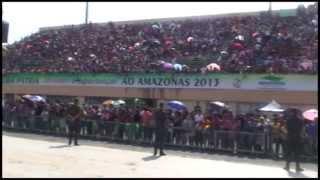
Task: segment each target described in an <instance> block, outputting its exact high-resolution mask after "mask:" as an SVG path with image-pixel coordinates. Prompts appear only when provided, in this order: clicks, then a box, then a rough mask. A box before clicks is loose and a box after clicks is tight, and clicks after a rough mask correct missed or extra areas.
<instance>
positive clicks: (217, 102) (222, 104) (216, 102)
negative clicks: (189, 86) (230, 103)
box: [210, 101, 227, 107]
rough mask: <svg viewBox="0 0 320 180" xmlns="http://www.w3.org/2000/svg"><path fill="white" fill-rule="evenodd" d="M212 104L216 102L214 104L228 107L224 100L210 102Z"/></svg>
mask: <svg viewBox="0 0 320 180" xmlns="http://www.w3.org/2000/svg"><path fill="white" fill-rule="evenodd" d="M210 104H214V105H217V106H219V107H227V105H226V104H225V103H223V102H220V101H212V102H210Z"/></svg>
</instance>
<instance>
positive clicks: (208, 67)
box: [206, 63, 221, 71]
mask: <svg viewBox="0 0 320 180" xmlns="http://www.w3.org/2000/svg"><path fill="white" fill-rule="evenodd" d="M206 68H207V69H208V70H209V71H214V70H217V71H220V70H221V68H220V66H219V65H218V64H216V63H211V64H209V65H207V67H206Z"/></svg>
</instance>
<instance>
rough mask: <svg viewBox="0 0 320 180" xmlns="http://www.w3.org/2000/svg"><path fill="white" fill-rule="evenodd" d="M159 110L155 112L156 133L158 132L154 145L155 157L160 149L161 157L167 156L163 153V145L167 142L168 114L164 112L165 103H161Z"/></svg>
mask: <svg viewBox="0 0 320 180" xmlns="http://www.w3.org/2000/svg"><path fill="white" fill-rule="evenodd" d="M159 107H160V108H159V109H158V110H157V111H156V112H155V114H154V118H155V131H156V139H155V143H154V154H153V155H154V156H156V155H157V152H158V149H160V156H163V155H166V154H165V153H164V152H163V144H164V141H165V135H166V119H167V117H166V113H165V112H164V110H163V103H160V105H159Z"/></svg>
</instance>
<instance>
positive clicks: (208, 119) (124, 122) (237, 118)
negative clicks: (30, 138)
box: [2, 99, 318, 157]
mask: <svg viewBox="0 0 320 180" xmlns="http://www.w3.org/2000/svg"><path fill="white" fill-rule="evenodd" d="M69 105H70V104H68V103H62V102H60V101H52V102H50V103H44V102H39V103H33V102H30V101H28V100H24V99H21V100H18V101H9V102H6V103H5V104H4V107H3V108H2V109H3V116H4V119H5V121H4V122H5V123H7V124H8V125H9V126H11V125H12V123H14V124H15V125H14V126H17V127H20V128H36V129H49V130H51V131H55V132H59V133H65V132H66V131H67V129H66V128H67V126H66V120H67V118H68V116H67V108H68V106H69ZM83 110H84V111H83V115H82V117H81V128H82V130H83V131H82V133H83V134H89V135H97V136H108V137H117V138H119V139H125V137H127V138H128V139H134V140H137V139H143V140H145V141H151V140H152V137H153V131H152V129H153V128H154V119H153V112H154V111H155V109H153V108H151V107H149V106H127V105H120V106H118V107H114V106H112V105H102V104H96V105H90V104H84V105H83ZM166 113H167V126H168V136H167V137H168V139H167V142H168V143H173V142H174V143H175V144H178V145H195V146H198V147H208V146H213V145H214V144H215V143H216V142H218V143H219V142H220V145H219V146H220V147H222V148H233V146H234V144H233V142H234V141H237V143H238V145H239V147H240V148H244V149H250V148H251V147H253V148H254V149H256V150H260V151H261V150H262V148H266V147H265V144H264V143H265V140H266V139H264V138H265V136H264V135H263V134H265V133H267V134H268V136H269V137H270V141H272V143H273V144H274V146H275V147H274V151H275V154H276V156H277V157H279V154H280V153H279V152H280V151H279V150H280V147H282V149H283V145H284V141H285V137H286V136H285V123H286V121H285V120H284V118H283V114H274V115H273V116H272V117H270V116H269V117H268V116H266V115H265V114H263V113H261V112H259V111H253V112H248V113H246V114H238V115H234V113H233V112H232V111H231V110H229V109H228V108H219V107H216V106H208V108H207V110H205V111H203V110H202V109H201V108H200V107H199V106H195V107H194V109H193V110H192V111H191V112H188V110H179V111H176V110H172V109H166ZM304 122H305V125H304V137H305V142H304V143H305V145H306V146H305V147H306V150H305V151H306V152H307V153H309V154H312V153H314V152H315V149H316V146H317V145H315V142H316V141H317V140H316V139H317V138H316V137H317V126H318V125H317V123H318V120H315V121H308V120H305V121H304ZM115 125H117V126H115ZM214 132H216V133H214ZM241 133H242V134H241ZM246 133H247V134H246ZM240 134H241V135H240ZM214 136H216V137H214ZM215 140H216V142H214V141H215Z"/></svg>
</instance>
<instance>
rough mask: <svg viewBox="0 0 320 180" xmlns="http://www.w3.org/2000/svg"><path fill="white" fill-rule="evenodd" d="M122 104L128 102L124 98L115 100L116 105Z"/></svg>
mask: <svg viewBox="0 0 320 180" xmlns="http://www.w3.org/2000/svg"><path fill="white" fill-rule="evenodd" d="M120 104H126V102H125V101H123V100H121V99H120V100H118V101H115V102H114V105H116V106H118V105H120Z"/></svg>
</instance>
